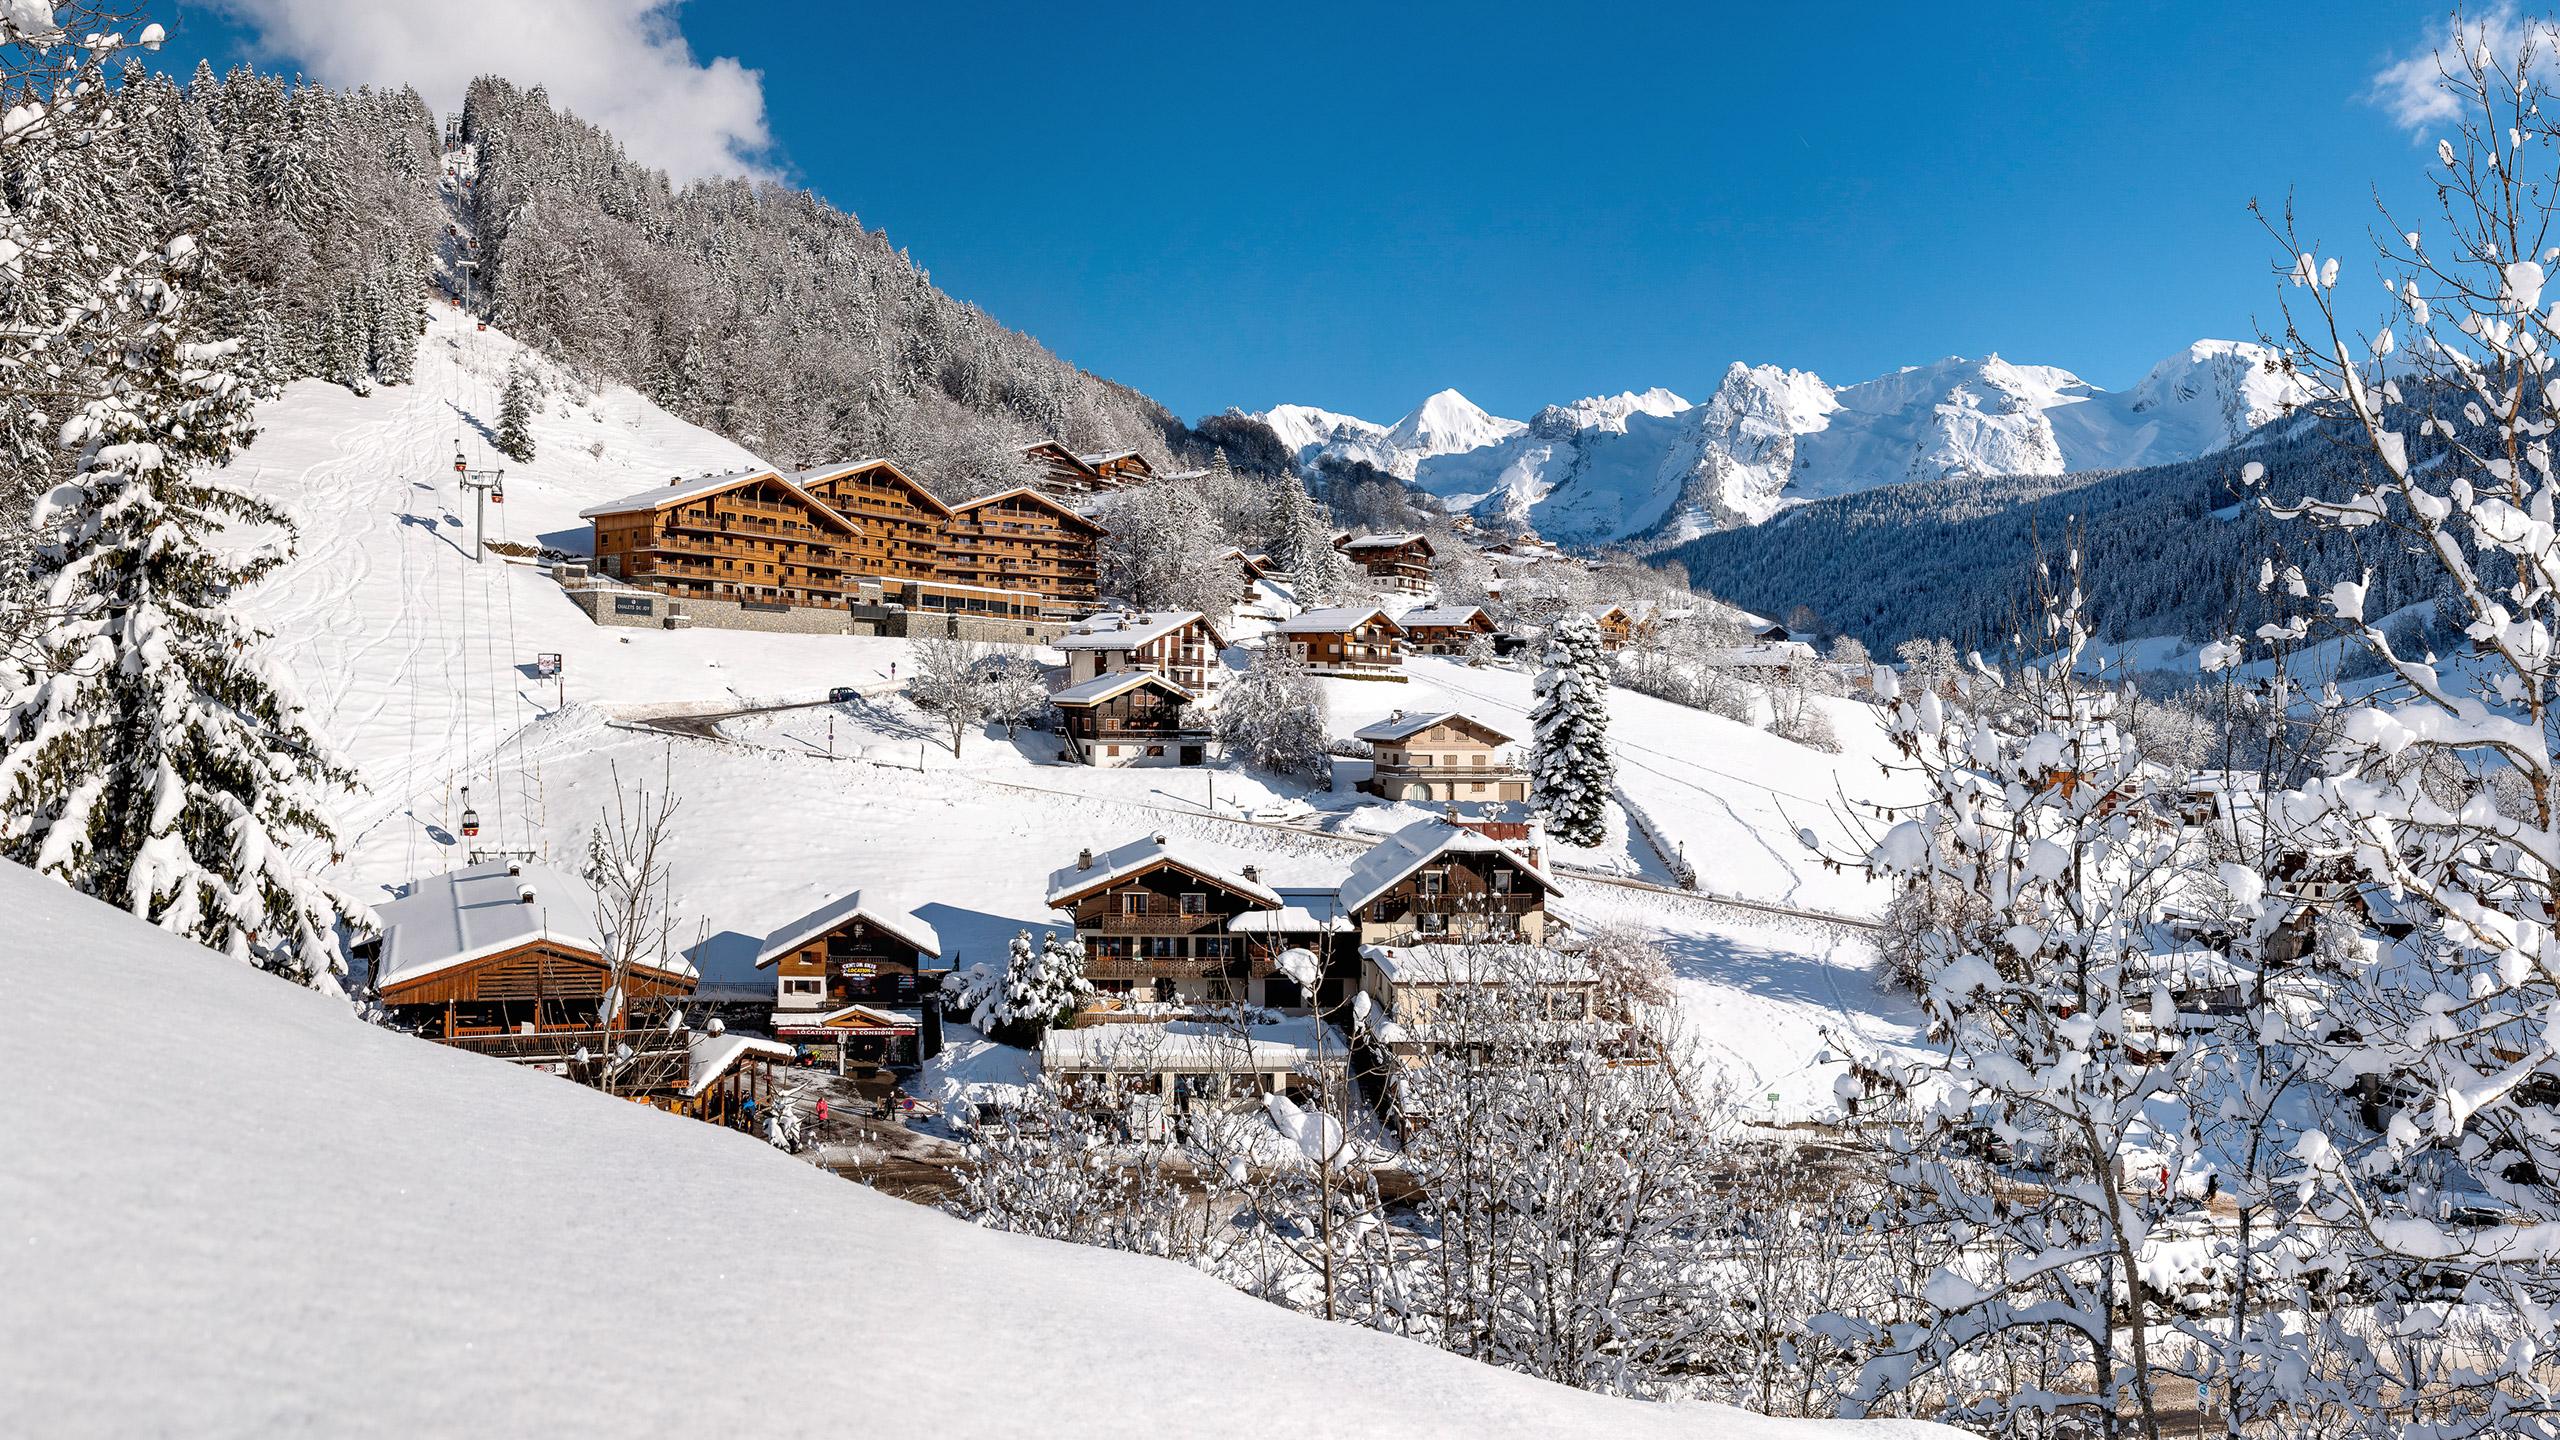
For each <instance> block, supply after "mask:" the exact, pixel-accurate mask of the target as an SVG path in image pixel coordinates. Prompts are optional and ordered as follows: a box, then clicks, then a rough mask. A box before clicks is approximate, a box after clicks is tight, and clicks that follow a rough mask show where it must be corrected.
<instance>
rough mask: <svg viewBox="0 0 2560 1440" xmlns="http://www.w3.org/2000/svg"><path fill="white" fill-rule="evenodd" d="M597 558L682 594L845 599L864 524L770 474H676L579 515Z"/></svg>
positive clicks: (610, 570) (796, 601)
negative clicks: (849, 558) (590, 531)
mask: <svg viewBox="0 0 2560 1440" xmlns="http://www.w3.org/2000/svg"><path fill="white" fill-rule="evenodd" d="M578 516H579V518H580V519H583V520H586V521H588V522H590V523H591V524H592V525H593V526H594V527H595V536H594V545H595V563H596V567H597V568H598V569H599V570H600V571H602V572H603V573H604V574H606V575H608V576H611V577H612V578H614V579H617V580H623V581H628V582H631V583H633V584H643V585H648V586H651V587H652V588H655V589H659V590H664V591H666V592H667V593H669V594H672V595H678V596H695V597H699V598H702V599H714V600H736V601H741V602H745V603H750V604H753V603H764V604H772V605H840V604H843V603H844V600H845V573H846V569H847V562H846V560H845V552H846V550H847V549H848V548H849V547H852V546H854V545H855V544H856V543H857V542H858V540H859V539H860V527H858V526H857V525H855V524H854V522H853V521H851V520H849V519H847V518H846V517H845V516H844V515H843V514H841V513H839V512H838V511H837V510H836V509H835V508H834V507H832V506H830V505H829V504H827V503H826V502H825V501H823V500H820V499H819V498H818V497H817V496H815V495H812V494H811V493H809V492H808V491H807V490H805V489H802V488H801V487H800V485H799V484H798V483H797V482H795V481H793V480H790V479H786V478H784V477H783V476H781V475H778V474H776V473H774V472H773V471H771V470H734V471H731V472H729V473H727V474H725V475H709V476H704V477H702V478H699V479H695V480H677V481H674V482H672V483H670V484H667V485H664V486H661V487H659V488H658V489H655V490H643V491H641V492H639V493H638V494H635V495H626V496H624V497H622V498H621V499H619V500H613V501H608V502H606V503H605V504H602V505H591V506H589V507H587V508H586V509H584V510H581V511H579V512H578Z"/></svg>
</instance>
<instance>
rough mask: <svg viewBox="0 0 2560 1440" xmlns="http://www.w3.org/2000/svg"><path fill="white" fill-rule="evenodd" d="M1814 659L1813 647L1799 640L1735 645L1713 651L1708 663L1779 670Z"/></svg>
mask: <svg viewBox="0 0 2560 1440" xmlns="http://www.w3.org/2000/svg"><path fill="white" fill-rule="evenodd" d="M1815 658H1816V656H1815V655H1814V651H1813V647H1812V646H1810V645H1807V644H1806V643H1804V642H1803V641H1801V640H1766V641H1763V642H1761V643H1760V644H1757V645H1736V646H1734V647H1733V648H1731V649H1729V650H1718V651H1715V652H1713V654H1712V656H1711V658H1710V660H1709V662H1708V663H1710V664H1714V665H1731V666H1737V667H1740V668H1744V669H1749V668H1754V667H1766V668H1770V669H1779V668H1783V667H1785V666H1788V665H1794V664H1798V663H1800V662H1803V661H1806V660H1811V659H1815Z"/></svg>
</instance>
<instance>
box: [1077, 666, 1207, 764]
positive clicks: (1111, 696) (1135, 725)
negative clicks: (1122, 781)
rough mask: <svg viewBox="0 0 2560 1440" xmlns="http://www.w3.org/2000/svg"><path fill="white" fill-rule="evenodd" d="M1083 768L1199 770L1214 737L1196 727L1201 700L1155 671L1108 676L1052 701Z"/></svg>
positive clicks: (1132, 671) (1110, 673) (1078, 761)
mask: <svg viewBox="0 0 2560 1440" xmlns="http://www.w3.org/2000/svg"><path fill="white" fill-rule="evenodd" d="M1049 703H1050V704H1051V705H1053V706H1055V707H1057V711H1058V726H1059V729H1060V731H1061V732H1062V733H1063V734H1064V735H1065V736H1066V741H1067V758H1068V759H1070V760H1073V761H1075V762H1076V763H1077V764H1079V765H1113V766H1121V765H1198V764H1200V763H1202V762H1203V761H1204V760H1206V759H1207V758H1208V754H1209V732H1208V730H1207V729H1206V728H1205V727H1203V726H1201V725H1199V724H1196V723H1194V714H1195V706H1196V705H1197V704H1198V697H1197V696H1195V695H1193V694H1192V693H1191V692H1190V691H1188V690H1185V689H1184V688H1182V687H1181V686H1179V685H1177V684H1175V683H1173V682H1172V681H1170V680H1167V679H1166V678H1164V677H1163V676H1162V675H1159V674H1157V673H1156V672H1154V671H1152V670H1123V671H1116V672H1106V673H1104V674H1101V675H1097V676H1095V677H1094V678H1092V679H1090V680H1086V681H1084V682H1082V683H1080V684H1075V685H1070V686H1068V687H1067V688H1066V689H1064V690H1060V691H1058V692H1056V693H1055V694H1052V695H1051V696H1050V697H1049Z"/></svg>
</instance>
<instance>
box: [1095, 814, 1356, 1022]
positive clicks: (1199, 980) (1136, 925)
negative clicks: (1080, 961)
mask: <svg viewBox="0 0 2560 1440" xmlns="http://www.w3.org/2000/svg"><path fill="white" fill-rule="evenodd" d="M1048 899H1049V907H1050V908H1051V909H1053V910H1063V911H1066V912H1067V913H1068V914H1069V915H1071V916H1072V917H1073V922H1074V925H1075V932H1076V939H1077V940H1079V941H1081V942H1082V943H1083V945H1084V954H1085V974H1086V975H1087V976H1088V977H1089V978H1090V979H1091V980H1092V981H1093V983H1094V987H1095V988H1096V989H1097V990H1100V991H1102V992H1104V993H1106V994H1116V995H1120V996H1125V997H1129V998H1132V999H1137V1000H1148V999H1153V1000H1160V1001H1167V1002H1171V1001H1193V1002H1207V1003H1228V1002H1235V1001H1243V1002H1247V1003H1251V1004H1260V1005H1270V1006H1273V1007H1275V1008H1277V1007H1289V1006H1296V1005H1301V1004H1303V1003H1305V1002H1304V999H1303V997H1302V996H1300V994H1299V993H1298V986H1297V984H1296V982H1294V981H1292V980H1291V979H1290V978H1289V977H1288V976H1287V975H1286V974H1282V973H1279V972H1278V968H1277V961H1278V959H1279V957H1280V955H1281V954H1282V953H1283V952H1285V951H1287V950H1288V949H1290V948H1292V945H1291V943H1290V942H1289V940H1288V939H1287V938H1286V937H1285V936H1274V935H1271V934H1267V933H1260V934H1258V933H1255V927H1254V925H1253V924H1252V923H1251V918H1250V917H1254V916H1260V915H1269V914H1272V913H1274V912H1278V911H1280V910H1282V909H1283V908H1284V907H1283V902H1282V900H1281V898H1280V895H1279V892H1277V891H1275V890H1273V889H1272V888H1271V887H1270V886H1268V885H1265V884H1263V883H1262V879H1261V876H1260V873H1259V872H1258V871H1257V869H1256V868H1255V867H1253V866H1251V865H1241V866H1232V867H1231V866H1229V865H1228V864H1226V863H1225V862H1223V861H1220V860H1215V859H1212V858H1210V857H1208V856H1206V855H1202V854H1197V853H1194V852H1193V851H1191V850H1190V849H1188V848H1186V847H1183V846H1177V845H1174V844H1173V843H1171V842H1170V841H1168V840H1167V839H1166V838H1165V837H1164V836H1162V835H1154V836H1149V837H1147V838H1146V839H1143V840H1136V841H1132V842H1130V843H1129V844H1126V845H1123V846H1121V847H1119V848H1118V849H1116V850H1108V851H1104V852H1102V853H1100V854H1096V853H1095V852H1093V851H1091V850H1087V851H1084V852H1083V853H1081V854H1079V855H1078V856H1077V857H1076V863H1074V864H1073V865H1070V866H1067V867H1066V868H1064V869H1062V870H1058V871H1056V872H1054V873H1052V874H1051V875H1050V877H1049V896H1048Z"/></svg>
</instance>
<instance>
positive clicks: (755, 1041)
mask: <svg viewBox="0 0 2560 1440" xmlns="http://www.w3.org/2000/svg"><path fill="white" fill-rule="evenodd" d="M799 1053H800V1052H798V1051H797V1050H794V1049H792V1048H791V1047H790V1046H788V1045H785V1044H783V1043H782V1042H780V1041H778V1040H767V1039H765V1038H764V1037H763V1036H761V1035H730V1034H722V1035H696V1036H694V1037H693V1039H692V1040H691V1041H690V1042H688V1043H687V1044H686V1046H685V1081H684V1093H685V1094H687V1095H699V1094H701V1093H702V1092H703V1091H705V1090H708V1089H710V1088H711V1082H713V1081H715V1080H717V1079H719V1078H720V1077H721V1076H723V1075H726V1074H728V1073H729V1067H730V1066H732V1065H735V1064H737V1063H738V1062H739V1061H740V1060H742V1059H744V1058H746V1057H747V1056H749V1055H761V1056H763V1057H765V1058H766V1059H768V1060H788V1059H791V1058H792V1057H793V1056H795V1055H797V1054H799Z"/></svg>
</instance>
